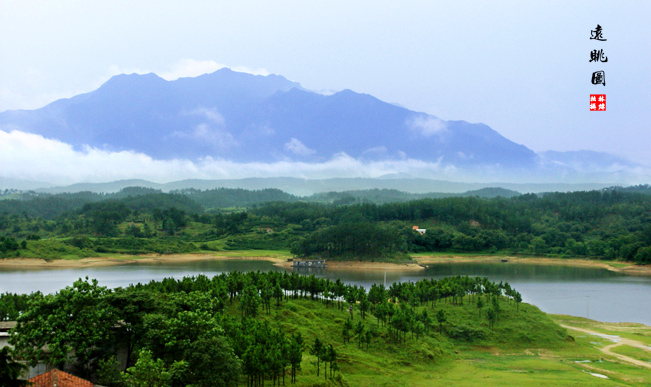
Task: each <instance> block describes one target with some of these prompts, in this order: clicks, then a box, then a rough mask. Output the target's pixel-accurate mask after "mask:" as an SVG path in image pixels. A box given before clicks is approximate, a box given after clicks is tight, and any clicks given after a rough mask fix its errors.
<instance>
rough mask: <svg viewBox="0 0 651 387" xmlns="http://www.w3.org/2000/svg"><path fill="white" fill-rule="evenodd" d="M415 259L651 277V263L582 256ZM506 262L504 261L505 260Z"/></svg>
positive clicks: (432, 262)
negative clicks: (606, 271)
mask: <svg viewBox="0 0 651 387" xmlns="http://www.w3.org/2000/svg"><path fill="white" fill-rule="evenodd" d="M414 260H415V261H416V262H418V264H420V265H436V264H442V263H466V262H477V263H500V264H505V265H508V264H514V263H522V264H532V265H549V266H553V265H555V266H572V267H592V268H600V269H606V270H609V271H613V272H617V273H622V274H626V275H631V276H645V277H651V265H636V264H634V263H633V262H621V261H613V262H610V261H599V260H589V259H581V258H548V257H540V258H532V257H516V256H497V255H494V256H458V255H425V254H424V255H419V256H416V257H414ZM505 260H506V262H503V261H505Z"/></svg>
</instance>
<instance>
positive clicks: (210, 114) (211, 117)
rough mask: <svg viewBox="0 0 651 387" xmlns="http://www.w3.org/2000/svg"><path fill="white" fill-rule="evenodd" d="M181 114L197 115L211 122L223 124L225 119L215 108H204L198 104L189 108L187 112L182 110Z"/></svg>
mask: <svg viewBox="0 0 651 387" xmlns="http://www.w3.org/2000/svg"><path fill="white" fill-rule="evenodd" d="M182 114H186V115H189V116H199V117H203V118H205V119H207V120H208V121H210V122H212V123H213V124H217V125H221V126H223V125H224V124H225V123H226V121H224V117H223V116H222V115H221V114H219V112H218V111H217V109H215V108H210V109H209V108H205V107H203V106H199V107H197V108H196V109H194V110H191V111H189V112H184V113H182Z"/></svg>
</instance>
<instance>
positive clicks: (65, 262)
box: [0, 254, 284, 269]
mask: <svg viewBox="0 0 651 387" xmlns="http://www.w3.org/2000/svg"><path fill="white" fill-rule="evenodd" d="M208 260H256V261H272V262H283V261H284V260H283V259H280V258H274V257H253V256H250V257H236V256H221V255H208V254H170V255H142V256H125V257H117V258H115V257H93V258H82V259H52V260H45V259H38V258H7V259H0V268H13V269H21V268H24V269H42V268H43V269H45V268H81V267H101V266H115V265H124V264H129V263H181V262H192V261H208Z"/></svg>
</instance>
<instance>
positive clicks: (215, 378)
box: [0, 272, 522, 387]
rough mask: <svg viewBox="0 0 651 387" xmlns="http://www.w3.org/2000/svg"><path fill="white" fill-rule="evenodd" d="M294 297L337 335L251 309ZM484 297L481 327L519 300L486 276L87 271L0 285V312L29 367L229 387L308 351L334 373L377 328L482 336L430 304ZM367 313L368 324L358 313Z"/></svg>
mask: <svg viewBox="0 0 651 387" xmlns="http://www.w3.org/2000/svg"><path fill="white" fill-rule="evenodd" d="M297 299H307V300H311V302H318V303H320V304H323V305H324V306H325V307H326V308H337V309H338V310H340V311H341V313H345V314H347V315H348V319H347V320H344V322H343V323H342V324H341V332H342V335H341V341H339V340H338V341H336V342H327V341H323V340H329V339H328V338H326V337H321V339H319V337H316V338H315V340H314V341H311V340H310V342H311V343H310V342H306V341H305V339H304V338H303V336H302V335H301V334H300V333H288V332H286V331H285V330H283V329H280V328H278V327H277V326H274V324H272V323H270V322H269V321H268V320H265V319H261V318H260V317H263V316H265V315H267V314H270V313H271V311H272V309H273V310H278V312H276V313H280V314H277V315H282V314H283V313H282V309H283V308H285V307H286V306H288V307H289V302H290V301H291V300H297ZM484 301H485V302H486V303H488V304H491V306H490V307H489V306H486V309H487V312H485V313H484V314H485V316H487V319H486V322H485V323H484V324H488V325H489V326H490V327H491V329H492V327H493V324H494V323H495V322H496V321H497V319H498V316H499V314H500V310H501V309H500V308H503V306H500V305H501V304H502V305H504V302H508V303H511V302H512V303H519V302H521V301H522V299H521V297H520V296H519V293H518V292H516V291H515V290H513V289H512V288H511V287H510V286H509V285H508V284H506V283H499V284H498V283H493V282H491V281H488V280H487V279H485V278H470V277H450V278H444V279H441V280H422V281H418V282H415V283H395V284H392V285H391V287H389V288H388V289H387V288H384V286H382V285H373V287H371V289H369V290H368V291H367V290H366V289H364V288H363V287H359V286H357V285H346V284H344V283H342V282H341V281H340V280H336V281H331V280H328V279H322V278H317V277H314V276H309V277H308V276H300V275H297V274H289V273H286V272H267V273H261V272H248V273H240V272H232V273H224V274H221V275H218V276H215V277H213V278H208V277H206V276H203V275H199V276H197V277H185V278H182V279H172V278H167V279H164V280H162V281H152V282H150V283H148V284H136V285H132V286H129V287H127V288H117V289H108V288H105V287H102V286H99V285H98V283H97V281H96V280H88V279H86V280H79V281H76V282H75V283H74V284H73V285H72V286H70V287H67V288H65V289H62V290H61V291H59V292H58V293H55V294H49V295H42V294H40V293H34V294H32V295H29V296H17V295H12V294H3V295H0V315H2V316H9V317H10V318H15V317H17V321H18V325H17V327H16V328H15V329H14V331H13V332H14V335H13V336H12V339H11V340H12V344H13V345H14V346H15V348H16V351H17V354H18V355H19V356H21V357H22V358H24V359H26V360H27V361H29V362H31V363H32V364H35V363H36V362H38V361H46V362H48V363H50V364H54V365H56V366H59V367H66V369H68V370H70V371H71V372H73V373H75V374H77V375H80V376H82V377H86V378H92V379H94V380H97V381H99V382H100V383H101V384H104V385H108V386H129V387H130V386H140V385H148V386H186V385H196V386H229V385H236V384H237V383H238V381H239V380H240V378H241V376H242V375H244V376H246V381H247V386H258V385H263V384H264V381H265V380H268V381H272V383H273V384H278V385H279V384H280V383H281V382H282V383H283V384H284V382H285V376H286V375H288V376H289V379H290V381H291V382H294V381H295V380H296V377H297V374H298V371H299V370H300V369H301V362H302V358H303V353H304V351H307V350H309V352H310V353H311V354H312V355H313V356H315V358H316V361H317V374H318V373H320V369H321V367H320V366H321V365H323V377H324V378H328V377H334V375H335V374H336V373H337V372H338V371H339V365H338V360H339V357H338V349H337V348H341V345H348V343H349V341H350V339H351V338H355V339H356V342H357V345H358V346H360V347H362V346H363V345H365V346H366V348H367V349H368V347H369V345H370V344H371V343H373V342H374V341H377V340H380V337H384V338H385V339H387V340H392V341H394V342H396V343H404V342H406V341H408V340H409V337H408V335H411V337H416V338H418V337H420V336H422V335H435V334H438V335H441V334H443V333H444V332H446V334H447V335H448V336H449V337H451V338H454V339H458V340H462V341H473V340H477V339H483V338H485V337H486V336H487V335H488V333H487V331H485V330H484V329H482V328H479V327H478V326H481V324H480V325H476V326H475V327H474V328H473V327H470V326H469V325H467V324H462V325H460V326H453V325H449V324H448V322H447V317H446V312H445V311H444V309H443V308H441V307H440V306H442V305H444V304H457V305H460V304H462V303H464V302H466V303H478V304H479V303H480V302H484ZM482 307H483V306H482ZM478 308H479V306H478ZM488 311H490V313H489V312H488ZM480 314H481V308H480ZM369 315H374V316H375V318H376V320H377V324H373V323H371V322H370V321H367V320H366V319H367V317H368V316H369ZM488 316H493V317H488ZM435 326H437V327H438V329H437V330H435V329H433V328H434V327H435ZM383 330H385V333H383V332H382V331H383ZM383 340H384V339H383ZM46 348H47V349H46ZM120 351H122V352H124V353H126V359H122V364H121V365H120V364H118V363H117V361H116V357H115V356H116V354H117V353H118V352H120ZM70 354H74V356H73V357H71V356H70ZM118 367H119V368H120V369H119V370H118ZM119 371H122V372H119ZM152 371H155V372H153V374H152Z"/></svg>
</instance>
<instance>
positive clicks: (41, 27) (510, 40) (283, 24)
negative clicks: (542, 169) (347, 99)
mask: <svg viewBox="0 0 651 387" xmlns="http://www.w3.org/2000/svg"><path fill="white" fill-rule="evenodd" d="M649 16H651V2H649V1H643V0H639V1H619V2H612V1H595V0H592V1H570V2H568V1H522V0H519V1H449V2H439V1H430V2H422V1H400V2H396V1H352V2H351V1H337V0H334V1H276V2H269V1H238V2H215V1H189V2H178V1H161V0H159V1H136V2H133V1H86V2H82V1H62V0H58V1H2V2H1V3H0V36H2V39H0V111H4V110H7V109H16V108H30V109H31V108H38V107H41V106H43V105H45V104H46V103H49V102H51V101H53V100H55V99H58V98H62V97H70V96H72V95H75V94H78V93H81V92H86V91H90V90H93V89H95V88H97V87H98V86H99V85H100V84H101V83H103V82H104V81H106V80H107V79H108V78H109V77H110V76H112V75H115V74H118V73H122V72H126V73H131V72H141V73H146V72H155V73H157V74H159V75H161V76H163V77H166V78H168V79H174V78H176V77H179V76H194V75H198V74H200V73H202V72H211V71H214V70H216V69H218V68H220V67H222V66H228V67H231V68H234V69H238V70H241V71H249V72H254V73H260V74H266V73H275V74H280V75H283V76H285V77H287V78H288V79H291V80H293V81H297V82H300V83H301V84H302V85H303V86H304V87H305V88H308V89H311V90H317V91H325V92H327V91H337V90H341V89H346V88H348V89H352V90H354V91H356V92H361V93H368V94H372V95H374V96H376V97H378V98H380V99H382V100H384V101H387V102H393V103H397V104H399V105H402V106H405V107H407V108H409V109H412V110H416V111H422V112H427V113H430V114H433V115H436V116H437V117H439V118H442V119H444V120H467V121H470V122H483V123H485V124H488V125H489V126H491V127H492V128H493V129H495V130H497V131H498V132H500V133H501V134H502V135H504V136H505V137H507V138H509V139H511V140H513V141H515V142H517V143H521V144H524V145H526V146H527V147H529V148H531V149H533V150H535V151H544V150H559V151H565V150H582V149H589V150H596V151H604V152H609V153H612V154H616V155H619V156H623V157H626V158H628V159H631V160H633V161H636V162H640V163H643V164H646V165H651V152H648V148H649V144H650V143H651V133H650V129H651V125H650V124H649V123H650V122H651V108H649V107H650V106H651V92H650V91H649V90H650V88H649V86H651V71H650V69H651V40H650V39H649V36H651V23H649V20H648V18H649ZM597 24H600V25H601V26H602V27H603V34H604V37H605V38H606V39H607V41H606V42H597V41H594V40H590V39H589V38H590V31H591V30H592V29H594V28H595V27H596V25H597ZM593 49H603V50H604V53H605V54H606V56H607V57H608V62H607V63H599V64H596V63H589V53H590V51H591V50H593ZM597 67H599V68H597ZM596 70H604V71H605V72H606V80H607V85H606V86H605V87H603V86H601V85H592V84H591V83H590V78H591V74H592V72H593V71H596ZM591 93H595V94H596V93H605V94H607V101H608V102H607V103H608V104H607V111H606V112H590V111H589V109H588V106H589V103H588V102H589V95H590V94H591Z"/></svg>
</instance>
